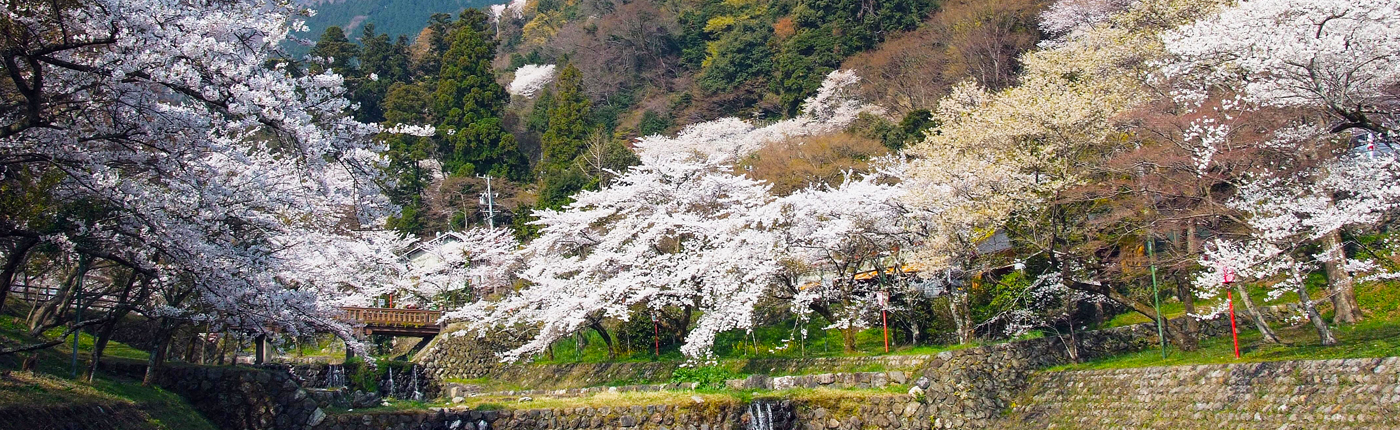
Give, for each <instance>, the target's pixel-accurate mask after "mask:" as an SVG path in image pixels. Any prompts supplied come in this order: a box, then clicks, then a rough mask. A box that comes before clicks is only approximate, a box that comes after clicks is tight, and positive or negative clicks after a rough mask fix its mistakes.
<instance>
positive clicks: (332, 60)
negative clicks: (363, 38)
mask: <svg viewBox="0 0 1400 430" xmlns="http://www.w3.org/2000/svg"><path fill="white" fill-rule="evenodd" d="M311 55H312V56H316V57H321V59H322V61H329V63H328V64H327V63H321V62H316V63H312V65H311V73H313V74H319V73H321V72H323V71H325V70H326V67H327V66H329V68H330V69H331V71H334V72H335V73H337V74H340V75H341V76H353V75H354V74H355V72H356V70H355V69H354V67H353V63H354V61H355V58H356V57H359V56H360V46H359V45H356V44H354V43H351V42H350V39H348V38H346V37H345V32H344V31H342V30H341V29H340V27H335V26H331V27H326V31H325V32H322V33H321V38H320V39H317V40H316V46H315V47H313V48H311Z"/></svg>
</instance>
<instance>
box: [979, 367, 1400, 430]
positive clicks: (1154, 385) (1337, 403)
mask: <svg viewBox="0 0 1400 430" xmlns="http://www.w3.org/2000/svg"><path fill="white" fill-rule="evenodd" d="M993 427H998V428H1024V429H1047V428H1050V429H1056V428H1072V429H1110V428H1159V429H1188V428H1230V429H1282V428H1289V429H1314V428H1327V429H1347V428H1358V429H1359V428H1373V429H1381V428H1392V429H1393V428H1400V357H1392V358H1385V359H1352V360H1322V361H1282V362H1269V363H1239V364H1223V365H1206V366H1176V367H1146V368H1135V369H1112V370H1082V371H1064V372H1044V373H1039V374H1036V375H1035V376H1033V377H1031V383H1030V389H1028V390H1027V392H1026V393H1025V394H1024V395H1022V396H1020V397H1019V398H1018V399H1017V400H1016V401H1015V405H1014V406H1013V407H1012V408H1011V413H1010V414H1009V416H1007V417H1006V418H1005V419H1004V420H1001V421H1000V422H998V423H996V424H995V425H994V426H993Z"/></svg>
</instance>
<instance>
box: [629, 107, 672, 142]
mask: <svg viewBox="0 0 1400 430" xmlns="http://www.w3.org/2000/svg"><path fill="white" fill-rule="evenodd" d="M674 125H675V121H674V120H672V119H671V117H670V116H669V115H668V116H661V115H660V114H657V113H656V112H655V111H651V110H648V111H646V112H644V113H642V121H641V123H639V124H637V134H640V135H642V136H650V135H653V134H661V133H665V132H666V130H668V129H670V128H671V127H672V126H674Z"/></svg>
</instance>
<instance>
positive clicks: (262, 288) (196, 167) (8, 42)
mask: <svg viewBox="0 0 1400 430" xmlns="http://www.w3.org/2000/svg"><path fill="white" fill-rule="evenodd" d="M297 13H299V12H298V11H297V10H296V9H295V8H294V7H292V6H290V5H288V4H285V3H275V2H195V3H191V2H172V1H165V0H120V1H116V0H93V1H85V2H77V3H74V2H66V3H63V2H60V3H52V2H50V3H44V2H19V3H15V4H12V5H10V6H9V7H7V8H6V9H5V11H4V12H3V13H0V14H2V15H0V21H3V22H4V26H5V27H6V28H7V29H8V30H7V32H6V34H7V36H6V38H5V39H4V41H3V49H0V61H3V69H4V75H5V76H6V79H7V82H6V85H4V89H3V90H0V98H3V99H4V100H5V103H4V104H3V106H0V181H4V182H5V184H6V187H3V189H6V190H11V189H12V188H11V187H9V186H8V185H9V184H12V183H14V184H18V183H21V182H25V181H29V182H30V183H34V182H32V181H33V180H34V179H36V178H45V180H47V181H49V182H46V183H47V184H48V186H47V187H46V188H44V189H43V190H42V191H43V195H45V199H47V200H46V201H48V202H49V203H52V204H47V205H45V206H36V207H32V208H31V209H33V210H30V211H26V212H22V213H21V212H9V211H7V212H6V214H5V215H0V236H2V237H3V238H4V239H5V240H7V241H18V242H25V241H38V242H43V243H49V244H54V245H57V246H58V248H59V249H61V250H63V252H67V253H74V254H81V255H84V256H88V257H90V258H96V259H101V260H103V261H107V262H111V263H112V264H117V265H120V266H122V267H126V268H129V269H130V270H132V271H134V272H136V273H137V274H138V275H139V276H140V277H141V278H142V279H143V280H142V281H141V282H150V283H151V284H153V286H154V288H152V290H153V291H154V292H153V294H152V296H151V299H150V300H149V302H147V303H142V304H141V309H142V310H143V312H145V313H147V314H148V315H150V316H153V317H158V318H161V319H162V321H165V322H167V323H170V322H179V321H184V322H190V321H193V322H196V323H207V324H210V325H211V327H212V329H213V330H219V329H222V328H227V329H235V330H250V331H256V332H263V331H266V330H270V329H274V328H277V329H282V330H284V331H285V332H287V333H290V334H297V333H300V332H302V331H305V330H308V329H315V330H324V331H331V332H334V333H336V334H338V335H340V336H342V337H344V338H350V327H348V326H347V325H345V324H343V323H340V322H338V321H337V320H336V319H335V318H332V316H333V315H335V314H336V313H338V311H337V310H336V309H335V303H334V302H333V301H331V300H330V298H331V297H334V296H337V295H338V294H325V293H326V292H327V289H328V288H332V286H331V285H330V284H331V283H341V281H344V282H346V283H351V282H358V283H364V282H363V281H365V279H368V278H372V277H373V276H375V275H373V274H372V273H368V272H353V271H351V272H346V273H343V274H340V275H336V276H332V277H328V278H327V277H320V276H319V275H324V274H326V273H330V272H329V271H328V270H327V269H328V267H329V265H328V260H326V258H327V255H330V254H335V255H336V257H335V258H336V259H337V260H338V261H336V263H338V264H355V263H358V262H361V261H382V260H383V254H382V252H381V251H382V250H383V249H385V248H384V247H381V246H377V245H374V243H383V242H384V241H383V240H379V239H375V240H370V241H368V242H364V243H361V242H360V241H361V239H363V237H362V236H363V235H372V234H373V233H368V232H366V233H363V234H362V233H361V232H359V230H361V228H360V226H362V225H375V224H380V223H381V221H382V219H383V217H384V216H385V215H386V214H387V213H388V210H389V209H391V208H389V207H388V206H387V205H385V204H384V200H383V197H382V195H381V194H380V192H379V189H378V188H377V184H376V177H375V172H377V171H378V164H379V163H380V156H379V151H380V150H381V148H380V147H379V145H378V144H376V143H374V142H373V141H371V140H370V139H367V138H366V136H368V135H370V134H372V133H376V132H378V131H380V130H379V129H378V127H375V126H371V125H365V124H361V123H358V122H355V121H353V120H351V119H349V118H348V117H346V116H345V112H346V110H347V108H348V107H349V103H348V102H347V101H346V100H345V98H344V95H345V90H344V89H343V87H342V83H343V80H342V78H341V77H340V76H337V75H335V74H333V73H330V72H327V73H322V74H307V75H303V74H299V73H293V71H291V70H288V69H287V66H286V64H285V63H275V62H269V61H268V60H269V59H270V58H274V57H275V56H276V54H277V53H276V49H277V46H278V45H279V44H280V43H282V41H283V40H285V39H286V38H287V35H288V31H289V30H290V29H300V30H304V29H305V26H304V25H303V24H302V23H301V22H300V21H299V20H296V19H294V18H293V17H294V16H296V15H297ZM398 131H412V132H422V131H423V130H418V129H417V128H415V127H406V128H401V129H399V130H398ZM7 192H8V191H7ZM10 197H14V196H10ZM81 208H91V209H94V210H80V209H81ZM11 249H16V250H18V249H19V248H18V247H14V248H11ZM16 256H19V258H20V259H22V258H23V253H21V252H18V251H15V252H13V253H12V254H10V255H7V257H8V259H10V260H14V259H15V257H16ZM350 278H357V279H350ZM332 280H334V282H332ZM138 284H139V283H138ZM340 286H341V285H337V286H335V287H337V288H338V287H340ZM4 287H8V285H6V286H4ZM6 289H7V288H6ZM163 326H164V327H167V328H169V327H171V324H165V325H163ZM167 333H168V331H167ZM157 336H161V334H157ZM157 349H158V350H162V351H163V350H164V348H157ZM152 358H153V363H152V364H154V365H158V364H159V361H160V360H159V359H158V357H157V356H156V355H153V356H152ZM156 367H157V366H152V369H155V368H156Z"/></svg>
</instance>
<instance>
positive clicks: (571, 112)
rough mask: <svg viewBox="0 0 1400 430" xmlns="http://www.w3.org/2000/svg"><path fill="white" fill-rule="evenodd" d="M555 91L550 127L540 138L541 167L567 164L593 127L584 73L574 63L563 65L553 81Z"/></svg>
mask: <svg viewBox="0 0 1400 430" xmlns="http://www.w3.org/2000/svg"><path fill="white" fill-rule="evenodd" d="M554 88H555V94H554V97H553V99H552V100H551V105H550V106H549V128H548V130H546V131H545V132H544V136H543V137H542V138H541V140H540V147H541V149H542V150H543V152H544V156H543V158H542V159H541V160H540V166H541V170H542V171H545V172H550V171H558V170H563V169H564V168H567V167H568V166H569V165H570V164H571V163H573V161H574V158H577V157H578V155H579V154H580V153H582V152H583V148H584V147H585V146H587V143H586V142H585V141H584V139H585V138H587V137H588V134H589V133H590V132H591V131H592V128H593V127H592V124H590V123H589V119H590V118H592V105H591V104H590V103H589V101H588V97H587V96H585V95H584V94H583V76H582V74H581V73H580V72H579V70H578V68H577V67H574V65H573V64H567V65H565V66H564V70H563V71H561V72H559V80H558V81H557V83H556V84H555V87H554Z"/></svg>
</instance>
